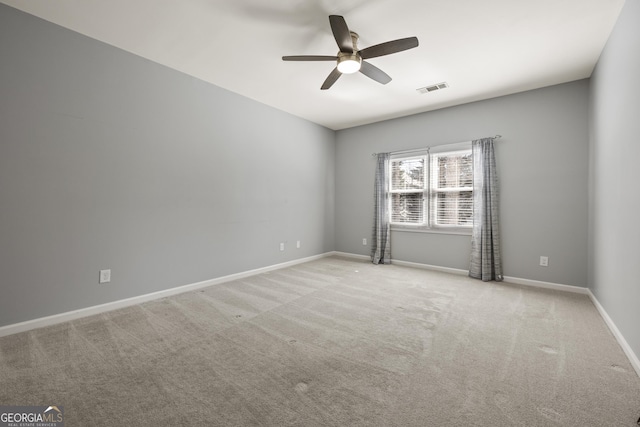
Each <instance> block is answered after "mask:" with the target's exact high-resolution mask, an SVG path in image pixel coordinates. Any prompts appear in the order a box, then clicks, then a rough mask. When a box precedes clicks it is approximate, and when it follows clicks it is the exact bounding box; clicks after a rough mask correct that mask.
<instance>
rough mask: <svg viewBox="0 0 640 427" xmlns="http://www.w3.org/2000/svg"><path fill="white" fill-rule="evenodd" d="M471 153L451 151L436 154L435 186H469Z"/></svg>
mask: <svg viewBox="0 0 640 427" xmlns="http://www.w3.org/2000/svg"><path fill="white" fill-rule="evenodd" d="M471 160H472V157H471V153H452V154H451V155H443V156H437V157H436V162H435V165H434V166H435V169H436V170H437V174H436V176H435V177H434V178H435V179H436V181H437V182H434V183H433V184H434V186H435V187H436V188H458V187H471V186H472V185H473V163H472V161H471Z"/></svg>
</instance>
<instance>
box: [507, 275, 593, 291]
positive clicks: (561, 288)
mask: <svg viewBox="0 0 640 427" xmlns="http://www.w3.org/2000/svg"><path fill="white" fill-rule="evenodd" d="M504 281H505V282H506V283H513V284H515V285H524V286H533V287H535V288H544V289H555V290H556V291H563V292H573V293H575V294H584V295H587V294H588V293H589V289H587V288H583V287H581V286H573V285H562V284H560V283H552V282H541V281H539V280H530V279H521V278H519V277H509V276H504Z"/></svg>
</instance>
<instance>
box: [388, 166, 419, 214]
mask: <svg viewBox="0 0 640 427" xmlns="http://www.w3.org/2000/svg"><path fill="white" fill-rule="evenodd" d="M389 165H390V167H391V173H390V174H389V176H390V177H391V183H390V185H389V188H390V192H391V197H390V199H391V210H390V211H391V223H392V224H393V223H397V224H415V225H424V224H425V223H426V220H427V216H426V215H425V214H426V203H425V201H426V199H427V198H426V192H427V176H428V174H427V167H428V165H427V157H426V156H419V157H409V158H404V159H391V161H390V162H389Z"/></svg>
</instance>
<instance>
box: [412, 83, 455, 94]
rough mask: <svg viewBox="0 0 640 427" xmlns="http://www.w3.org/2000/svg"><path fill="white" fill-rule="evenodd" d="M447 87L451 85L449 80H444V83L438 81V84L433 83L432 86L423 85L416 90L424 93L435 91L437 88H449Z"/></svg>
mask: <svg viewBox="0 0 640 427" xmlns="http://www.w3.org/2000/svg"><path fill="white" fill-rule="evenodd" d="M447 87H449V85H448V84H447V82H442V83H438V84H435V85H431V86H425V87H421V88H419V89H416V90H417V91H418V93H420V94H424V93H429V92H433V91H436V90H440V89H444V88H447Z"/></svg>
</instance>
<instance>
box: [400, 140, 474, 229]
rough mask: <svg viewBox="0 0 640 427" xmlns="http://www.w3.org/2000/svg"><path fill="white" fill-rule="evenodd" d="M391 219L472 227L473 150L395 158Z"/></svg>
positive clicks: (404, 222) (427, 224) (417, 223)
mask: <svg viewBox="0 0 640 427" xmlns="http://www.w3.org/2000/svg"><path fill="white" fill-rule="evenodd" d="M389 167H390V169H391V171H390V173H389V177H390V181H391V182H390V183H389V184H390V185H389V188H390V197H389V199H390V201H389V203H390V210H391V223H392V224H396V225H407V226H421V227H470V226H472V222H473V162H472V155H471V150H470V149H469V150H460V151H451V152H446V153H437V154H431V155H428V154H424V155H417V156H416V155H414V156H411V157H398V158H392V159H391V161H390V162H389Z"/></svg>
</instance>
